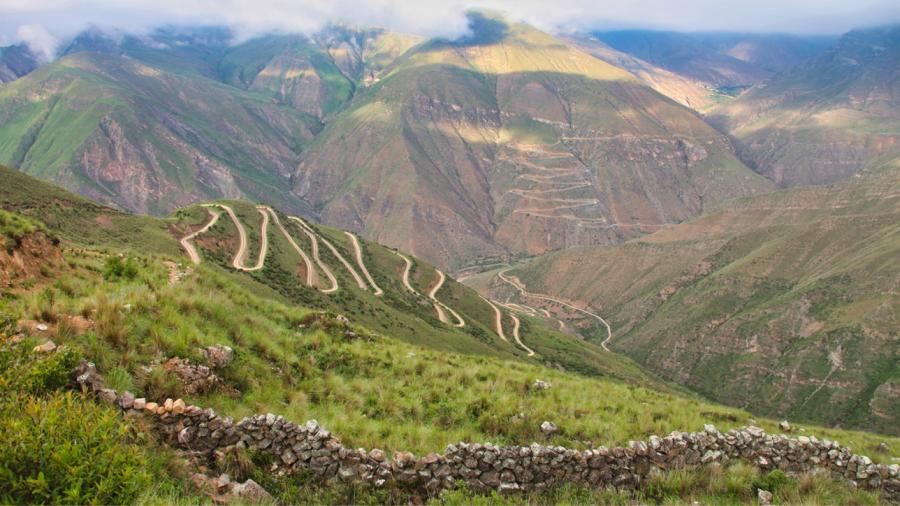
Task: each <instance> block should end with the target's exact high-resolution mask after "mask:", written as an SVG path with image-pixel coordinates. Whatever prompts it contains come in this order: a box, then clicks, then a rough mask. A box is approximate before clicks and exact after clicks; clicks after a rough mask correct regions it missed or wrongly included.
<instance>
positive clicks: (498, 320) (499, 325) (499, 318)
mask: <svg viewBox="0 0 900 506" xmlns="http://www.w3.org/2000/svg"><path fill="white" fill-rule="evenodd" d="M479 297H481V300H483V301H485V302H487V304H488V305H489V306H491V308H493V310H494V327H495V330H496V331H497V335H498V336H500V339H503V340H504V341H506V342H509V340H508V339H507V338H506V334H504V333H503V313H502V312H500V308H498V307H497V306H496V305H494V303H493V302H491V301H489V300H487V299H485V298H484V297H482V296H481V295H479Z"/></svg>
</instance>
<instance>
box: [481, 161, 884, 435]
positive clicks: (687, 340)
mask: <svg viewBox="0 0 900 506" xmlns="http://www.w3.org/2000/svg"><path fill="white" fill-rule="evenodd" d="M898 184H900V183H898V180H897V172H896V167H895V166H888V167H886V168H884V169H883V170H882V171H881V172H879V173H876V174H874V175H871V176H869V177H866V178H862V179H856V180H854V181H851V182H847V183H843V184H840V185H837V186H834V187H813V188H808V189H797V190H791V191H786V192H779V193H775V194H771V195H767V196H762V197H757V198H754V199H745V200H741V201H737V202H735V203H733V204H731V205H729V206H728V208H727V209H723V210H721V211H719V212H715V213H711V214H708V215H705V216H703V217H701V218H698V219H696V220H693V221H690V222H687V223H684V224H682V225H678V226H676V227H673V228H671V229H668V230H664V231H661V232H658V233H656V234H653V235H650V236H648V237H646V238H644V239H641V240H637V241H632V242H629V243H626V244H623V245H620V246H615V247H610V248H601V249H596V248H594V249H590V248H580V249H578V248H576V249H573V250H570V251H564V252H559V253H555V254H551V255H547V256H545V257H542V258H539V259H536V260H534V261H532V262H530V263H528V264H525V265H524V266H523V267H522V268H520V269H517V270H516V271H514V273H515V274H516V275H517V276H518V277H519V278H520V279H521V280H522V281H524V282H525V284H526V285H527V286H528V287H529V289H530V290H532V291H536V292H544V293H553V294H558V295H560V296H562V297H564V298H568V299H570V300H580V301H584V302H587V303H588V304H589V305H590V306H591V307H593V308H595V309H597V310H598V311H599V312H600V313H601V314H602V315H604V316H605V317H607V318H608V319H609V320H610V323H611V324H612V326H613V329H614V340H613V341H612V345H613V347H614V348H616V349H618V350H620V351H623V352H625V353H626V354H628V355H630V356H631V357H633V358H635V359H636V360H637V361H638V362H640V363H643V364H645V365H647V366H649V367H650V368H651V369H652V370H655V371H657V372H659V373H660V374H662V375H663V376H665V377H667V378H669V379H673V380H675V381H677V382H679V383H682V384H686V385H689V386H691V387H693V388H694V389H696V390H698V391H700V392H702V393H703V394H705V395H708V396H710V397H712V398H715V399H718V400H721V401H724V402H727V403H732V404H740V405H742V406H748V407H752V409H754V410H756V411H757V412H760V413H765V414H770V415H775V414H786V415H788V416H791V417H796V418H799V419H806V420H815V421H818V422H823V423H831V424H841V425H848V426H858V427H868V428H871V429H874V430H880V431H886V432H889V433H894V432H895V431H896V428H897V420H898V417H900V413H898V412H897V411H896V406H897V405H898V404H897V397H896V391H897V384H898V381H900V371H898V370H897V363H898V362H897V353H898V349H897V347H896V343H895V340H894V339H893V338H892V337H891V336H892V335H895V334H896V329H897V316H896V315H897V311H898V307H897V301H896V297H894V296H893V295H892V293H893V292H892V290H893V288H892V287H893V286H894V283H895V280H896V277H897V263H896V258H897V255H898V251H900V242H898V238H900V230H898V228H897V218H898V215H900V207H898V200H897V190H898ZM478 281H480V282H481V284H482V285H485V283H484V281H485V280H483V279H482V280H478ZM504 290H507V289H505V288H504ZM687 364H691V365H690V366H688V365H687ZM820 386H821V388H820ZM823 407H824V409H823Z"/></svg>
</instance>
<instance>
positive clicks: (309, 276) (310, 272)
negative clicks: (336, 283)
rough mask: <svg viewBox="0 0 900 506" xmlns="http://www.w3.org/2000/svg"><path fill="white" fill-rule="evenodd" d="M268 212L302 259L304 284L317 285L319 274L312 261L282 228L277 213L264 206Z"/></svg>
mask: <svg viewBox="0 0 900 506" xmlns="http://www.w3.org/2000/svg"><path fill="white" fill-rule="evenodd" d="M264 209H265V210H266V211H268V213H269V214H270V215H271V216H272V221H274V222H275V226H276V227H278V230H280V231H281V234H282V235H283V236H284V238H285V239H287V241H288V242H289V243H291V247H293V248H294V251H296V252H297V254H299V255H300V258H302V259H303V267H304V269H306V286H318V285H319V275H318V273H317V272H316V270H315V269H313V265H312V262H311V261H310V260H309V255H307V254H306V252H305V251H303V248H301V247H300V245H299V244H297V241H295V240H294V238H293V236H291V234H290V233H289V232H288V231H287V229H286V228H284V225H283V224H282V223H281V219H280V218H279V217H278V214H277V213H276V212H275V210H274V209H272V208H271V207H265V208H264ZM323 291H324V290H323Z"/></svg>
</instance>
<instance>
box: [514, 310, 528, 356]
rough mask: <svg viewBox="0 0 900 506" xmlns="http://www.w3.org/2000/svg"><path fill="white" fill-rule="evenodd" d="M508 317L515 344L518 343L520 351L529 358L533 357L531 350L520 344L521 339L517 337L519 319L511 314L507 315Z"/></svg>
mask: <svg viewBox="0 0 900 506" xmlns="http://www.w3.org/2000/svg"><path fill="white" fill-rule="evenodd" d="M509 317H510V318H512V321H513V338H515V340H516V342H517V343H519V346H521V347H522V349H523V350H525V351H526V352H527V353H528V356H529V357H533V356H534V350H532V349H531V348H529V347H528V346H525V343H523V342H522V338H521V337H519V326H520V325H521V322H519V318H518V317H517V316H516V315H514V314H512V313H510V314H509Z"/></svg>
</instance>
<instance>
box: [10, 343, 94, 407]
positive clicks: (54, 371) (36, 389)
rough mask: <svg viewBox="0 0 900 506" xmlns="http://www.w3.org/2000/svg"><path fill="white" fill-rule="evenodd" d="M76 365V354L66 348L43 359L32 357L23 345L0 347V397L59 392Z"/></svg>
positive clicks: (32, 354)
mask: <svg viewBox="0 0 900 506" xmlns="http://www.w3.org/2000/svg"><path fill="white" fill-rule="evenodd" d="M77 363H78V357H77V355H76V354H75V352H73V351H72V350H71V349H69V348H66V347H63V348H60V349H59V350H58V351H57V352H55V353H51V354H49V355H46V356H38V355H35V354H34V353H31V352H30V351H29V350H28V349H27V348H25V347H24V346H3V347H0V398H2V397H7V396H14V395H16V394H36V395H40V394H44V393H48V392H52V391H54V390H58V389H60V388H62V387H64V386H65V385H66V383H67V382H68V381H69V373H70V372H71V371H72V369H74V368H75V365H76V364H77Z"/></svg>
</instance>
